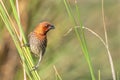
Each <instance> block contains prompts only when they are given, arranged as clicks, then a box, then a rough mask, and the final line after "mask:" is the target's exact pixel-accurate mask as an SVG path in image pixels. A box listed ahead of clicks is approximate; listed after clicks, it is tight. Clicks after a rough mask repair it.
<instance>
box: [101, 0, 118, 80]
mask: <svg viewBox="0 0 120 80" xmlns="http://www.w3.org/2000/svg"><path fill="white" fill-rule="evenodd" d="M102 19H103V27H104V33H105V42H106V48H107V53H108V58H109V62H110V66H111V71H112V77H113V80H116V75H115V69H114V64H113V60H112V56H111V53H110V50H109V45H108V38H107V30H106V23H105V14H104V0H102Z"/></svg>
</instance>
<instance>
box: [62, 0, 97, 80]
mask: <svg viewBox="0 0 120 80" xmlns="http://www.w3.org/2000/svg"><path fill="white" fill-rule="evenodd" d="M76 2H77V1H75V3H76ZM64 4H65V6H66V9H67V12H68V15H69V17H70V19H71V20H72V22H73V23H74V25H75V26H76V25H77V22H76V20H75V18H74V15H73V13H72V10H71V7H70V4H69V3H68V2H67V0H64ZM75 7H76V11H77V14H78V18H79V19H78V21H79V25H80V26H81V28H80V32H79V31H78V29H77V28H74V30H75V33H76V36H77V38H78V41H79V44H80V47H81V49H82V52H83V53H84V56H85V59H86V60H87V63H88V66H89V69H90V73H91V77H92V80H95V76H94V72H93V67H92V63H91V59H90V56H89V53H88V49H87V45H86V40H85V36H84V31H83V28H82V24H81V22H80V14H79V10H78V6H77V4H76V6H75Z"/></svg>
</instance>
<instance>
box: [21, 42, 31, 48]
mask: <svg viewBox="0 0 120 80" xmlns="http://www.w3.org/2000/svg"><path fill="white" fill-rule="evenodd" d="M22 47H30V44H29V43H26V44H23V45H22Z"/></svg>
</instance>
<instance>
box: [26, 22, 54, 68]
mask: <svg viewBox="0 0 120 80" xmlns="http://www.w3.org/2000/svg"><path fill="white" fill-rule="evenodd" d="M54 28H55V27H54V25H53V24H51V23H50V22H47V21H44V22H41V23H39V24H38V25H37V26H36V27H35V29H34V30H33V31H32V32H30V34H29V35H28V41H29V43H28V44H29V47H30V50H31V52H32V53H33V54H34V55H35V56H37V57H39V60H38V62H37V64H36V65H35V66H34V67H33V70H36V69H37V68H38V67H39V65H40V62H41V60H42V57H43V55H44V53H45V51H46V47H47V33H48V31H50V30H51V29H54Z"/></svg>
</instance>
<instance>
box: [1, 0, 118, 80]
mask: <svg viewBox="0 0 120 80" xmlns="http://www.w3.org/2000/svg"><path fill="white" fill-rule="evenodd" d="M68 1H69V3H70V5H71V9H72V11H73V13H74V16H75V17H77V15H76V12H75V2H74V0H68ZM77 1H78V5H79V10H80V16H81V22H82V23H83V25H84V26H85V27H88V28H90V29H92V30H93V31H95V32H96V33H98V34H99V35H100V36H101V37H102V38H103V39H104V31H103V22H102V10H101V4H102V3H101V0H77ZM4 2H5V3H6V6H7V9H8V10H9V12H10V13H11V9H10V7H9V1H4ZM19 8H20V15H21V22H22V25H23V26H24V30H25V34H26V36H27V35H28V34H29V33H30V32H31V31H32V30H33V29H34V27H35V26H36V25H37V24H38V23H40V22H42V21H49V22H51V23H52V24H54V25H55V29H54V30H52V31H50V32H49V33H48V46H47V49H46V53H45V55H44V58H43V60H42V62H41V64H40V67H39V75H40V77H41V78H42V80H55V71H54V69H53V65H55V66H56V68H57V70H58V72H59V74H60V75H61V77H62V79H63V80H91V75H90V72H89V67H88V64H87V62H86V60H85V57H84V55H83V53H82V52H81V48H80V46H79V44H78V43H79V42H78V39H77V37H76V35H75V32H74V30H73V31H71V32H70V33H68V34H67V35H66V36H64V35H65V34H66V33H67V32H68V31H69V29H71V28H72V27H74V26H73V24H72V22H71V20H70V18H69V16H68V14H67V11H66V8H65V5H64V2H63V0H19ZM104 11H105V22H106V28H107V33H108V41H109V48H110V52H111V55H112V58H113V62H114V67H115V71H116V75H118V77H120V13H119V12H120V0H104ZM11 15H12V13H11ZM8 34H9V33H8V32H7V30H6V28H5V26H4V24H3V22H2V20H1V19H0V77H1V76H2V75H1V74H2V72H4V70H6V68H7V69H8V68H10V67H11V66H9V65H11V64H12V62H11V63H8V64H7V61H9V60H11V58H10V57H9V56H12V57H15V56H18V55H15V54H16V53H15V54H8V53H9V51H11V50H13V51H16V50H15V47H11V48H9V42H11V38H8V37H9V35H8ZM85 36H86V40H87V45H88V49H89V53H90V57H91V60H92V65H93V69H94V73H95V77H96V79H98V71H99V70H100V73H101V80H112V74H111V69H110V64H109V61H108V55H107V51H106V48H105V47H104V45H103V44H102V42H101V41H100V40H99V39H98V38H97V37H96V36H94V35H93V34H92V33H90V32H88V31H87V30H85ZM11 44H12V45H13V43H12V42H11ZM6 46H8V48H7V47H6ZM7 49H8V50H7ZM6 55H7V57H6ZM14 60H15V61H14ZM14 60H13V62H16V64H14V65H15V66H14V69H13V71H14V72H13V74H14V76H13V77H12V78H11V79H8V80H23V72H22V67H20V66H21V65H20V62H19V60H18V57H15V59H14ZM16 60H18V61H16ZM5 65H7V67H6V66H5ZM12 68H13V67H12ZM5 74H8V73H7V72H6V73H5ZM119 79H120V78H119Z"/></svg>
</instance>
